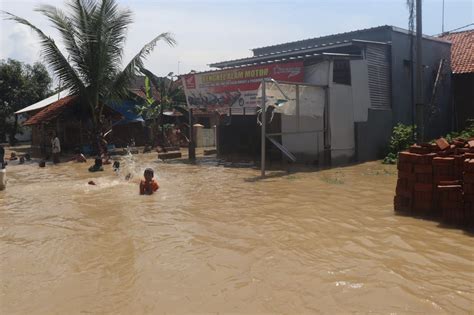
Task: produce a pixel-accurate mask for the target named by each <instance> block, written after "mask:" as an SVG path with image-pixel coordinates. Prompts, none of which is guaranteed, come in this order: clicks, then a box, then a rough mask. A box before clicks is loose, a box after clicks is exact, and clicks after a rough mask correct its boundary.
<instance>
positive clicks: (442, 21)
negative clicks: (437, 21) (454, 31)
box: [441, 0, 444, 34]
mask: <svg viewBox="0 0 474 315" xmlns="http://www.w3.org/2000/svg"><path fill="white" fill-rule="evenodd" d="M442 14H443V16H442V18H441V33H443V34H444V0H443V13H442Z"/></svg>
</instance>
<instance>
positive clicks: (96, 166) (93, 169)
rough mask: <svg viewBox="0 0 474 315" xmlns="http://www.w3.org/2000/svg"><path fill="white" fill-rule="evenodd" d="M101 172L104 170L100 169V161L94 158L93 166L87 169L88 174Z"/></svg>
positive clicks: (98, 158)
mask: <svg viewBox="0 0 474 315" xmlns="http://www.w3.org/2000/svg"><path fill="white" fill-rule="evenodd" d="M103 170H104V168H103V167H102V159H101V158H100V157H96V158H95V161H94V165H92V166H91V167H89V172H99V171H103Z"/></svg>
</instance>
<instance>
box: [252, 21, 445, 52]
mask: <svg viewBox="0 0 474 315" xmlns="http://www.w3.org/2000/svg"><path fill="white" fill-rule="evenodd" d="M383 29H387V30H391V31H394V32H398V33H403V34H407V35H408V34H409V33H410V31H408V30H406V29H404V28H401V27H397V26H392V25H381V26H375V27H369V28H363V29H358V30H354V31H348V32H342V33H336V34H331V35H324V36H319V37H312V38H306V39H302V40H297V41H293V42H286V43H280V44H275V45H269V46H263V47H258V48H254V49H252V51H253V52H254V56H259V55H260V54H259V53H258V51H259V50H266V49H268V48H277V47H280V46H287V45H295V46H300V47H303V46H304V45H312V42H314V41H326V40H330V39H331V38H337V37H348V38H356V36H357V35H358V34H361V33H367V32H373V31H378V30H383ZM423 38H425V39H429V40H434V41H441V42H444V41H443V40H442V39H441V40H440V39H439V38H437V37H434V36H429V35H423Z"/></svg>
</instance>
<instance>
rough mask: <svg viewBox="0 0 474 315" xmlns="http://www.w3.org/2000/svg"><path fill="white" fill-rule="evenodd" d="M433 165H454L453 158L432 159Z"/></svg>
mask: <svg viewBox="0 0 474 315" xmlns="http://www.w3.org/2000/svg"><path fill="white" fill-rule="evenodd" d="M433 165H454V158H453V157H435V158H433Z"/></svg>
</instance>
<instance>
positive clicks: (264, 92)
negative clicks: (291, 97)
mask: <svg viewBox="0 0 474 315" xmlns="http://www.w3.org/2000/svg"><path fill="white" fill-rule="evenodd" d="M265 90H266V87H265V79H263V80H262V136H261V137H262V140H261V149H262V152H261V162H260V168H261V175H262V177H265V142H266V141H265V140H266V130H265V128H266V123H267V112H266V108H265V101H266V98H267V95H266V91H265Z"/></svg>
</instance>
